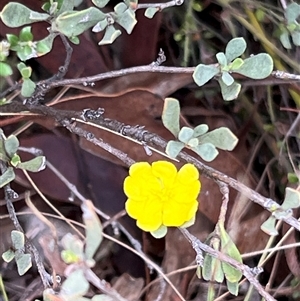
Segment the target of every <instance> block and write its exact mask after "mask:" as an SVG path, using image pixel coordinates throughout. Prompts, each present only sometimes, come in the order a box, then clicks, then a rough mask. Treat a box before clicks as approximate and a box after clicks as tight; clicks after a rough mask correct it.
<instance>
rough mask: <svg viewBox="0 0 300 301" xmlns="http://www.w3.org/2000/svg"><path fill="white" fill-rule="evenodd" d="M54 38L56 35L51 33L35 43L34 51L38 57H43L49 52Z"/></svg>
mask: <svg viewBox="0 0 300 301" xmlns="http://www.w3.org/2000/svg"><path fill="white" fill-rule="evenodd" d="M55 37H56V35H55V34H53V33H51V34H49V35H48V36H47V37H46V38H44V39H42V40H40V41H37V42H36V51H37V55H38V56H43V55H45V54H47V53H49V52H50V51H51V49H52V45H53V40H54V39H55Z"/></svg>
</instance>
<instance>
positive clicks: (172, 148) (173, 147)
mask: <svg viewBox="0 0 300 301" xmlns="http://www.w3.org/2000/svg"><path fill="white" fill-rule="evenodd" d="M183 148H184V143H183V142H180V141H173V140H171V141H169V142H168V144H167V147H166V154H167V155H168V156H170V157H171V158H176V157H177V156H178V154H179V153H180V152H181V150H182V149H183Z"/></svg>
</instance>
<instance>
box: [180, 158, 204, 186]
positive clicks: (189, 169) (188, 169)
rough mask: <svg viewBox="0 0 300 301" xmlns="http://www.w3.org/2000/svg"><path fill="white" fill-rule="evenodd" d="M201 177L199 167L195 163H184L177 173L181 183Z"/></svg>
mask: <svg viewBox="0 0 300 301" xmlns="http://www.w3.org/2000/svg"><path fill="white" fill-rule="evenodd" d="M198 179H199V172H198V169H197V168H196V167H195V166H194V165H193V164H190V163H188V164H185V165H183V166H182V167H181V168H180V170H179V172H178V175H177V180H178V181H179V182H181V183H190V182H193V181H196V180H198Z"/></svg>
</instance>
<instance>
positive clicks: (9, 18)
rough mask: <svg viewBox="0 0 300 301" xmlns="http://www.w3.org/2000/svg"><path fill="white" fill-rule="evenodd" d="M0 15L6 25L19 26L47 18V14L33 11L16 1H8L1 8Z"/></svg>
mask: <svg viewBox="0 0 300 301" xmlns="http://www.w3.org/2000/svg"><path fill="white" fill-rule="evenodd" d="M0 17H1V19H2V22H3V23H4V24H5V25H6V26H8V27H19V26H23V25H26V24H30V23H34V22H38V21H44V20H47V19H48V18H49V15H48V14H43V13H38V12H35V11H33V10H31V9H29V8H28V7H27V6H25V5H23V4H20V3H17V2H9V3H8V4H7V5H5V6H4V8H3V9H2V11H1V14H0Z"/></svg>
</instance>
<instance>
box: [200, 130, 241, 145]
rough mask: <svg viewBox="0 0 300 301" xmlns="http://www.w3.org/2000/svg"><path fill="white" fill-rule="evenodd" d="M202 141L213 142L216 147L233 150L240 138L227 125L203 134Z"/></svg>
mask: <svg viewBox="0 0 300 301" xmlns="http://www.w3.org/2000/svg"><path fill="white" fill-rule="evenodd" d="M199 142H200V143H212V144H213V145H214V146H215V147H217V148H220V149H223V150H228V151H232V150H233V149H234V148H235V146H236V144H237V143H238V138H237V137H236V136H235V135H234V134H233V133H232V132H231V131H230V130H229V129H228V128H226V127H220V128H218V129H215V130H213V131H211V132H208V133H206V134H204V135H202V136H201V137H200V138H199Z"/></svg>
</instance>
